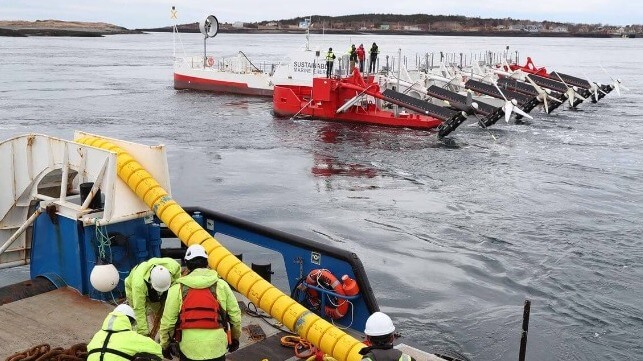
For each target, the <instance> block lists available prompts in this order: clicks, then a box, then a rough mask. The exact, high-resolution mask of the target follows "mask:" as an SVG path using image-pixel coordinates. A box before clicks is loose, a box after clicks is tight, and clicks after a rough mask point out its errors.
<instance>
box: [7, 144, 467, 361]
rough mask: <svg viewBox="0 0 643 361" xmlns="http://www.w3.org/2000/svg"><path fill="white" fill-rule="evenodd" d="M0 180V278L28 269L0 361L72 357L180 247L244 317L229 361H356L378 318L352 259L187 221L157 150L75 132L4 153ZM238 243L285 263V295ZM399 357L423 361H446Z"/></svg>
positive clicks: (190, 211)
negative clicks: (132, 279)
mask: <svg viewBox="0 0 643 361" xmlns="http://www.w3.org/2000/svg"><path fill="white" fill-rule="evenodd" d="M0 167H2V169H4V170H5V171H3V172H2V173H0V268H6V267H11V266H18V265H25V264H29V265H30V275H31V279H30V280H28V281H25V282H22V283H18V284H14V285H9V286H6V287H0V306H1V307H0V324H2V326H3V330H5V331H6V332H3V336H2V339H3V346H2V347H1V348H0V359H4V358H6V357H8V358H7V360H27V359H29V360H31V359H35V358H36V356H40V355H41V354H44V353H47V350H49V348H48V347H49V345H50V344H51V345H53V346H62V347H69V346H70V345H74V346H72V347H71V348H70V349H69V350H72V349H75V350H78V349H79V348H78V347H76V346H77V345H80V343H82V342H87V341H88V340H89V339H90V338H91V336H92V335H93V333H94V332H96V331H97V330H98V329H99V328H100V325H101V323H102V320H103V318H104V317H105V315H106V314H107V313H108V312H110V311H111V310H112V309H113V307H114V304H116V303H118V302H120V300H122V298H123V297H124V284H123V279H124V278H125V277H126V276H127V274H128V273H129V272H130V270H131V269H132V268H133V267H134V266H135V265H136V264H138V263H140V262H142V261H145V260H147V259H149V258H151V257H159V256H165V257H172V258H175V259H181V258H182V257H183V255H184V253H185V249H186V246H189V245H193V244H201V245H202V246H203V247H204V248H205V249H206V251H207V252H208V254H209V257H208V260H209V265H210V267H211V268H212V269H214V270H216V271H217V273H218V274H219V276H220V277H221V278H222V279H224V280H225V281H227V282H228V283H229V284H230V285H231V286H232V287H234V289H236V291H237V292H238V296H237V299H238V300H239V301H241V302H243V307H242V309H243V310H244V311H245V312H246V314H247V315H250V316H253V317H250V316H244V317H242V326H243V334H242V336H241V340H240V343H241V346H240V349H239V350H238V351H236V352H234V353H231V354H229V355H228V356H227V357H226V359H227V360H233V361H234V360H239V361H241V360H261V359H270V360H290V359H293V358H294V351H297V350H293V349H292V348H287V347H283V346H282V344H283V343H284V337H285V336H288V337H287V338H286V340H287V341H288V342H287V343H293V341H292V340H299V341H300V343H301V344H302V345H308V346H307V347H308V348H309V349H308V350H302V349H301V348H300V349H299V353H300V354H301V353H302V352H303V351H308V352H310V353H311V354H312V355H313V357H314V355H315V354H316V355H318V356H319V357H320V359H324V360H331V359H334V360H338V361H358V360H361V358H362V356H361V355H360V354H359V351H360V350H361V349H362V348H364V347H365V344H364V343H363V342H362V337H363V334H362V333H361V332H362V331H363V330H364V327H365V324H366V320H367V318H368V317H369V315H371V314H373V313H374V312H377V311H378V310H379V307H378V305H377V301H376V299H375V297H374V294H373V291H372V289H371V286H370V284H369V281H368V278H367V276H366V271H365V269H364V267H363V266H362V263H361V261H360V260H359V257H358V256H357V255H356V254H355V253H352V252H350V251H347V250H344V249H339V248H335V247H332V246H329V245H327V244H323V243H320V242H316V241H313V240H310V239H305V238H302V237H298V236H295V235H291V234H287V233H284V232H281V231H278V230H274V229H270V228H268V227H264V226H261V225H258V224H254V223H251V222H248V221H244V220H241V219H238V218H234V217H231V216H228V215H225V214H221V213H218V212H215V211H211V210H208V209H205V208H196V207H191V208H185V209H184V208H182V207H181V206H179V205H178V204H177V203H176V202H175V201H174V200H173V199H172V197H171V193H170V184H169V179H170V178H169V172H168V166H167V160H166V153H165V148H164V147H163V146H146V145H142V144H135V143H130V142H126V141H122V140H118V139H110V138H105V137H100V136H96V135H92V134H87V133H82V132H77V133H76V134H75V138H74V141H67V140H63V139H58V138H53V137H48V136H45V135H34V134H30V135H25V136H18V137H15V138H12V139H9V140H7V141H4V142H0ZM215 236H216V237H217V238H219V239H220V240H221V241H219V240H217V239H215V238H214V237H215ZM178 241H180V242H178ZM168 242H170V243H174V244H182V246H181V247H175V248H171V247H168ZM240 242H246V243H250V244H254V245H256V246H259V247H263V248H266V249H268V250H270V252H276V253H277V255H280V256H281V257H282V259H283V268H284V272H285V274H284V275H281V279H282V280H283V279H285V280H286V281H287V283H288V290H287V291H286V292H284V291H282V290H280V289H278V288H277V287H275V286H274V285H273V284H272V283H271V275H272V273H273V272H272V269H271V266H270V264H268V265H266V264H258V265H257V264H251V265H250V266H249V265H246V264H245V263H244V262H243V261H242V256H241V255H237V254H234V253H232V252H231V251H230V250H229V249H228V248H230V249H234V248H235V247H238V246H239V244H240ZM262 254H265V251H264V250H262ZM264 321H265V322H264ZM302 340H303V341H307V342H308V343H305V342H301V341H302ZM43 344H47V345H46V346H47V347H45V345H43ZM36 345H38V346H36ZM291 347H292V346H291ZM295 347H297V346H296V345H295ZM313 347H314V349H313ZM395 347H396V348H399V349H401V350H403V352H405V353H407V354H409V355H412V356H413V357H414V358H415V359H416V360H418V361H420V360H431V361H444V360H447V359H448V360H455V359H454V358H452V357H448V358H443V357H439V356H438V355H435V354H430V353H427V352H424V351H421V350H418V349H416V348H413V347H410V346H407V345H403V344H399V345H396V346H395ZM23 350H27V351H23ZM51 350H52V351H53V350H54V349H53V348H52V349H51ZM313 350H316V351H315V352H313ZM74 352H75V351H74ZM11 355H13V356H11ZM85 355H86V354H85ZM325 355H326V356H325ZM23 356H24V357H23ZM29 357H31V358H29ZM72 359H73V358H72Z"/></svg>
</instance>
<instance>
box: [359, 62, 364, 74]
mask: <svg viewBox="0 0 643 361" xmlns="http://www.w3.org/2000/svg"><path fill="white" fill-rule="evenodd" d="M364 60H365V59H360V60H359V72H360V73H363V72H364Z"/></svg>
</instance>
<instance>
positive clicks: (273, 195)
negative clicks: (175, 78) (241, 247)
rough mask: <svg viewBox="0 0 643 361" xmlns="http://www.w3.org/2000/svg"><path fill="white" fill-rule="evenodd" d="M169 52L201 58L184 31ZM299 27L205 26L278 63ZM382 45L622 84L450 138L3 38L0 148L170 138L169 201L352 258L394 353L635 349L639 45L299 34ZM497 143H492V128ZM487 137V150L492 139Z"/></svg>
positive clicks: (89, 51)
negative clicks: (234, 30)
mask: <svg viewBox="0 0 643 361" xmlns="http://www.w3.org/2000/svg"><path fill="white" fill-rule="evenodd" d="M181 39H182V43H179V44H178V45H177V51H178V52H182V50H181V49H182V48H184V49H185V50H186V51H187V52H188V53H190V54H192V53H193V52H194V53H198V52H199V51H200V50H201V49H202V39H201V37H200V35H197V34H190V35H183V36H182V38H181ZM303 41H304V39H303V37H302V36H301V35H231V34H220V35H218V36H217V37H216V38H215V39H213V40H212V41H210V42H209V47H210V50H211V51H212V52H213V53H214V54H215V56H216V57H222V56H231V55H234V54H235V53H236V52H237V51H238V50H243V51H244V52H245V53H246V54H247V55H248V56H249V57H250V58H252V59H266V60H269V61H270V60H272V61H274V60H279V59H281V58H282V56H283V55H284V54H286V53H288V52H290V51H291V50H293V49H296V48H298V47H299V46H301V45H302V44H303ZM312 41H313V44H314V46H320V47H321V48H325V47H327V46H329V45H330V46H333V47H335V48H336V49H343V48H344V47H345V48H348V46H349V44H350V43H360V42H361V43H364V44H365V45H367V47H368V45H369V44H370V43H371V42H373V41H377V43H378V45H379V46H380V49H381V50H382V54H381V55H382V57H384V56H385V55H386V54H389V55H394V54H395V53H396V52H397V49H398V47H399V48H401V49H402V50H403V52H404V53H405V54H408V55H409V57H410V58H412V57H414V56H415V54H423V53H425V52H427V51H429V52H439V51H446V52H460V51H463V52H471V53H476V52H481V51H485V50H494V51H500V50H503V49H504V48H505V46H506V45H509V46H510V49H512V50H519V51H520V52H521V56H522V57H523V58H524V56H525V55H531V56H532V57H533V58H534V61H535V62H536V64H542V65H547V66H548V67H549V68H550V69H553V70H558V71H561V72H564V73H570V74H575V75H578V76H581V77H583V76H584V74H588V75H590V77H592V80H595V81H600V82H608V81H609V77H608V75H606V74H605V73H604V72H603V71H602V70H601V69H600V65H603V66H604V67H605V68H606V70H607V71H608V72H609V73H610V75H612V76H614V77H620V78H622V80H623V82H624V84H625V85H626V86H627V87H628V88H630V91H629V92H626V93H625V94H624V95H623V96H622V97H618V96H616V94H610V95H608V96H607V97H606V98H605V99H604V100H602V101H600V102H599V103H598V104H583V105H581V106H580V109H579V110H578V111H569V110H560V111H559V110H557V111H555V112H554V113H553V114H552V115H551V116H546V115H544V114H542V113H536V114H535V120H533V121H531V122H530V123H528V124H523V125H516V124H505V123H504V122H503V123H502V124H500V123H498V124H497V125H496V126H494V127H493V128H490V130H489V132H487V131H485V130H483V129H480V128H478V127H477V126H475V125H472V124H470V123H466V124H465V125H463V126H462V127H460V128H459V129H458V130H457V131H456V132H454V133H453V134H452V136H450V138H449V139H448V140H447V141H444V142H441V141H438V140H437V139H436V137H435V135H433V134H430V133H426V132H421V131H410V130H398V129H387V128H379V127H374V126H357V125H345V124H335V123H327V122H322V121H315V120H289V119H278V118H274V117H273V116H272V115H271V112H270V111H271V108H272V104H271V102H270V101H269V100H266V99H260V98H247V97H239V96H230V95H213V94H208V93H198V92H190V91H176V90H174V89H173V87H172V68H171V64H172V51H173V44H172V35H171V34H148V35H123V36H111V37H105V38H100V39H80V38H38V37H34V38H0V138H1V139H3V140H4V139H7V138H9V137H11V136H14V135H19V134H24V133H29V132H38V133H47V134H51V135H56V136H60V137H63V138H67V139H70V138H71V137H72V135H73V130H75V129H79V130H84V131H89V132H95V133H99V134H103V135H106V136H112V137H117V138H122V139H127V140H131V141H137V142H143V143H146V144H157V143H163V144H166V145H167V147H168V148H167V149H168V158H169V163H170V172H171V178H172V190H173V195H174V197H175V198H176V199H177V200H178V201H179V203H181V204H182V205H199V206H204V207H208V208H212V209H215V210H220V211H223V212H226V213H229V214H232V215H235V216H238V217H242V218H245V219H248V220H251V221H255V222H258V223H262V224H265V225H269V226H272V227H276V228H278V229H281V230H284V231H287V232H291V233H294V234H298V235H302V236H306V237H310V238H313V239H316V240H320V241H324V242H329V243H332V244H334V245H336V246H339V247H344V248H347V249H350V250H353V251H355V252H356V253H358V255H359V256H360V258H361V259H362V262H363V263H364V265H365V267H366V269H367V272H368V274H369V278H370V280H371V282H372V285H373V288H374V290H375V292H376V295H377V297H378V300H379V303H380V306H381V308H382V310H383V311H385V312H388V313H390V314H391V315H393V316H394V320H395V321H396V323H397V325H398V329H399V331H400V332H401V333H402V335H403V336H404V338H405V340H406V341H407V342H409V343H414V344H418V345H420V346H422V347H423V348H426V349H429V350H431V349H435V348H445V347H446V348H450V349H454V350H457V351H459V352H461V353H464V354H465V355H467V356H468V357H470V358H471V359H475V360H516V359H517V358H518V348H519V337H520V334H519V331H520V324H521V317H522V305H523V302H524V300H525V299H530V300H531V301H532V308H531V321H530V332H529V343H528V352H527V359H528V360H614V361H615V360H640V359H641V358H642V357H643V356H642V355H643V341H642V340H641V339H642V337H641V335H643V311H642V310H643V287H642V281H641V280H642V279H643V271H642V269H641V268H642V266H643V241H642V240H641V235H642V234H643V229H642V228H643V227H642V226H641V219H642V218H643V205H642V204H643V185H642V182H641V180H642V177H643V161H642V160H643V105H641V102H642V101H643V97H641V89H643V77H642V75H641V72H643V66H641V59H642V58H643V41H642V40H641V39H547V38H536V39H527V38H478V37H421V36H414V37H403V36H377V37H375V36H352V37H350V36H327V37H324V38H322V37H321V36H313V38H312ZM492 135H493V137H492ZM494 137H495V139H494Z"/></svg>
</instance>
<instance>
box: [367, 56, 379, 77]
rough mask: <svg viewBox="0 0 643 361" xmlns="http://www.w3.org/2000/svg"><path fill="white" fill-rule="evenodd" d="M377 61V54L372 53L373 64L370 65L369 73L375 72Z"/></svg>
mask: <svg viewBox="0 0 643 361" xmlns="http://www.w3.org/2000/svg"><path fill="white" fill-rule="evenodd" d="M376 63H377V55H375V56H373V55H371V64H370V66H369V67H368V72H369V73H374V72H375V64H376Z"/></svg>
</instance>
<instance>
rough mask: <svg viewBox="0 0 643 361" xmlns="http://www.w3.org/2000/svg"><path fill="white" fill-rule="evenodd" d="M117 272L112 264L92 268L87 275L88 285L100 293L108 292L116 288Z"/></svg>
mask: <svg viewBox="0 0 643 361" xmlns="http://www.w3.org/2000/svg"><path fill="white" fill-rule="evenodd" d="M119 279H120V277H119V275H118V270H117V269H116V267H114V265H113V264H100V265H96V266H94V268H93V269H92V272H91V273H90V275H89V283H91V284H92V287H94V289H96V290H98V291H100V292H109V291H111V290H113V289H114V288H116V286H118V280H119Z"/></svg>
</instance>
